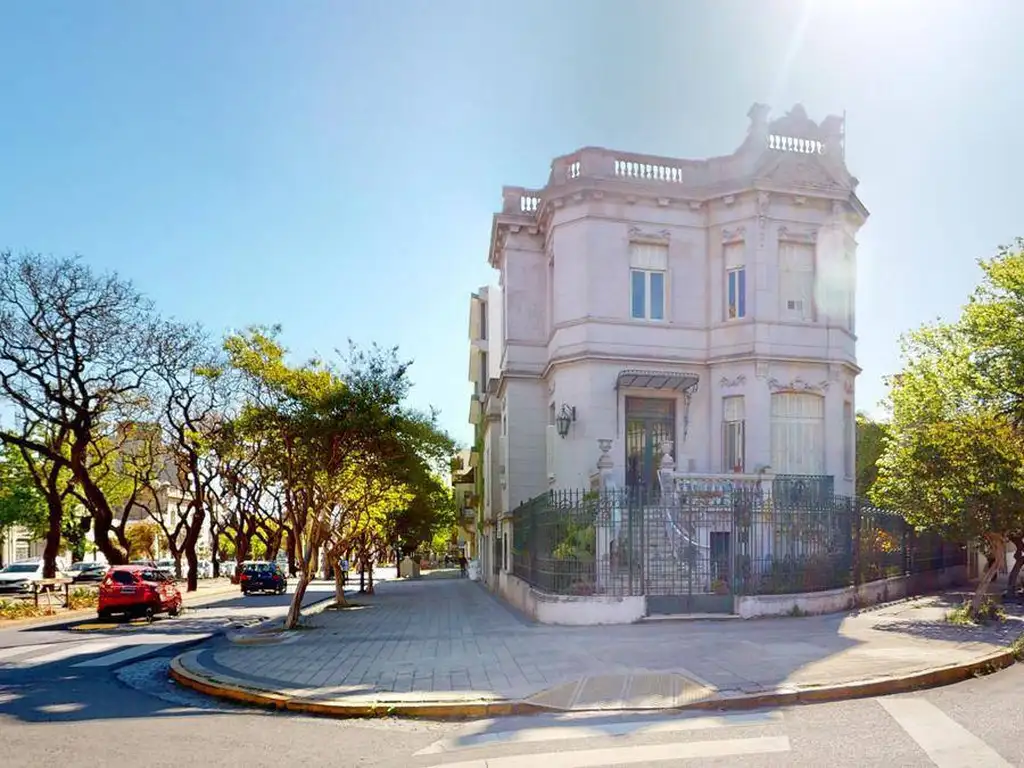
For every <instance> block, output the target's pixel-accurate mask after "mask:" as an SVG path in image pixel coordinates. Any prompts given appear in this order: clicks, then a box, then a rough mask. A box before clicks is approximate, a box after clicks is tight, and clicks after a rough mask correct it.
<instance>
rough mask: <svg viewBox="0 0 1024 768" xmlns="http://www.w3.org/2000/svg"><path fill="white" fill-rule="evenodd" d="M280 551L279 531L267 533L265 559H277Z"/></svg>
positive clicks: (271, 560) (272, 560)
mask: <svg viewBox="0 0 1024 768" xmlns="http://www.w3.org/2000/svg"><path fill="white" fill-rule="evenodd" d="M280 551H281V532H280V531H277V532H276V533H270V534H268V535H267V560H269V561H270V562H274V561H275V560H277V555H278V553H279V552H280Z"/></svg>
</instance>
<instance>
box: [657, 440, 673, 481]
mask: <svg viewBox="0 0 1024 768" xmlns="http://www.w3.org/2000/svg"><path fill="white" fill-rule="evenodd" d="M661 454H662V455H661V461H660V462H659V463H658V486H659V488H660V489H661V492H662V494H663V495H664V494H666V493H671V492H672V490H673V487H672V481H673V479H674V478H675V474H676V460H675V459H673V458H672V441H671V440H663V441H662V443H661Z"/></svg>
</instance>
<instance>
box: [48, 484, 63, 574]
mask: <svg viewBox="0 0 1024 768" xmlns="http://www.w3.org/2000/svg"><path fill="white" fill-rule="evenodd" d="M46 509H47V513H48V514H47V519H46V546H45V547H43V578H44V579H52V578H54V577H55V576H56V575H57V554H58V552H59V550H60V524H61V522H62V520H63V519H64V505H63V504H62V503H61V500H60V498H59V497H58V498H53V496H52V495H50V494H48V495H47V499H46Z"/></svg>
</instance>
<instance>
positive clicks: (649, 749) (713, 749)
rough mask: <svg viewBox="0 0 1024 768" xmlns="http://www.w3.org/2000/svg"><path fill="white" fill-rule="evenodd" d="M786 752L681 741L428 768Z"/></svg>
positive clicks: (583, 764) (785, 746)
mask: <svg viewBox="0 0 1024 768" xmlns="http://www.w3.org/2000/svg"><path fill="white" fill-rule="evenodd" d="M779 752H789V738H788V737H786V736H764V737H761V738H756V739H727V740H722V741H681V742H674V743H671V744H647V745H644V746H636V747H612V748H609V749H587V750H581V751H579V752H548V753H545V754H542V755H538V754H528V755H511V756H508V757H487V758H482V759H480V760H467V761H466V762H463V763H443V764H441V765H436V766H432V767H431V768H536V766H537V765H543V766H544V768H599V767H600V766H608V765H630V764H631V763H653V762H657V761H659V760H675V761H679V760H698V759H705V760H706V759H709V758H713V757H735V756H738V755H766V754H773V753H774V754H777V753H779Z"/></svg>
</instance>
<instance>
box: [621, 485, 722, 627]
mask: <svg viewBox="0 0 1024 768" xmlns="http://www.w3.org/2000/svg"><path fill="white" fill-rule="evenodd" d="M631 496H632V498H631V501H630V504H629V509H628V516H629V521H630V524H629V528H630V539H631V540H632V541H633V542H634V546H633V549H632V551H633V553H635V554H634V557H635V560H634V562H636V563H637V565H639V566H640V567H639V568H638V569H637V570H638V572H639V573H638V574H637V575H638V577H639V580H640V584H638V585H637V586H638V587H639V590H637V591H639V592H641V593H642V594H645V595H646V596H647V611H648V613H650V614H662V615H664V614H681V613H732V611H733V597H732V587H731V583H732V579H731V577H730V575H731V572H732V568H733V562H734V548H735V541H734V526H733V509H732V504H731V503H729V504H723V503H722V498H723V497H722V496H721V494H719V495H718V497H717V499H716V498H703V497H701V496H700V495H699V494H694V495H692V496H690V497H688V498H686V499H684V500H682V501H669V500H668V499H667V498H666V500H664V501H663V500H662V499H660V498H658V495H657V494H642V493H641V494H631Z"/></svg>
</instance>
